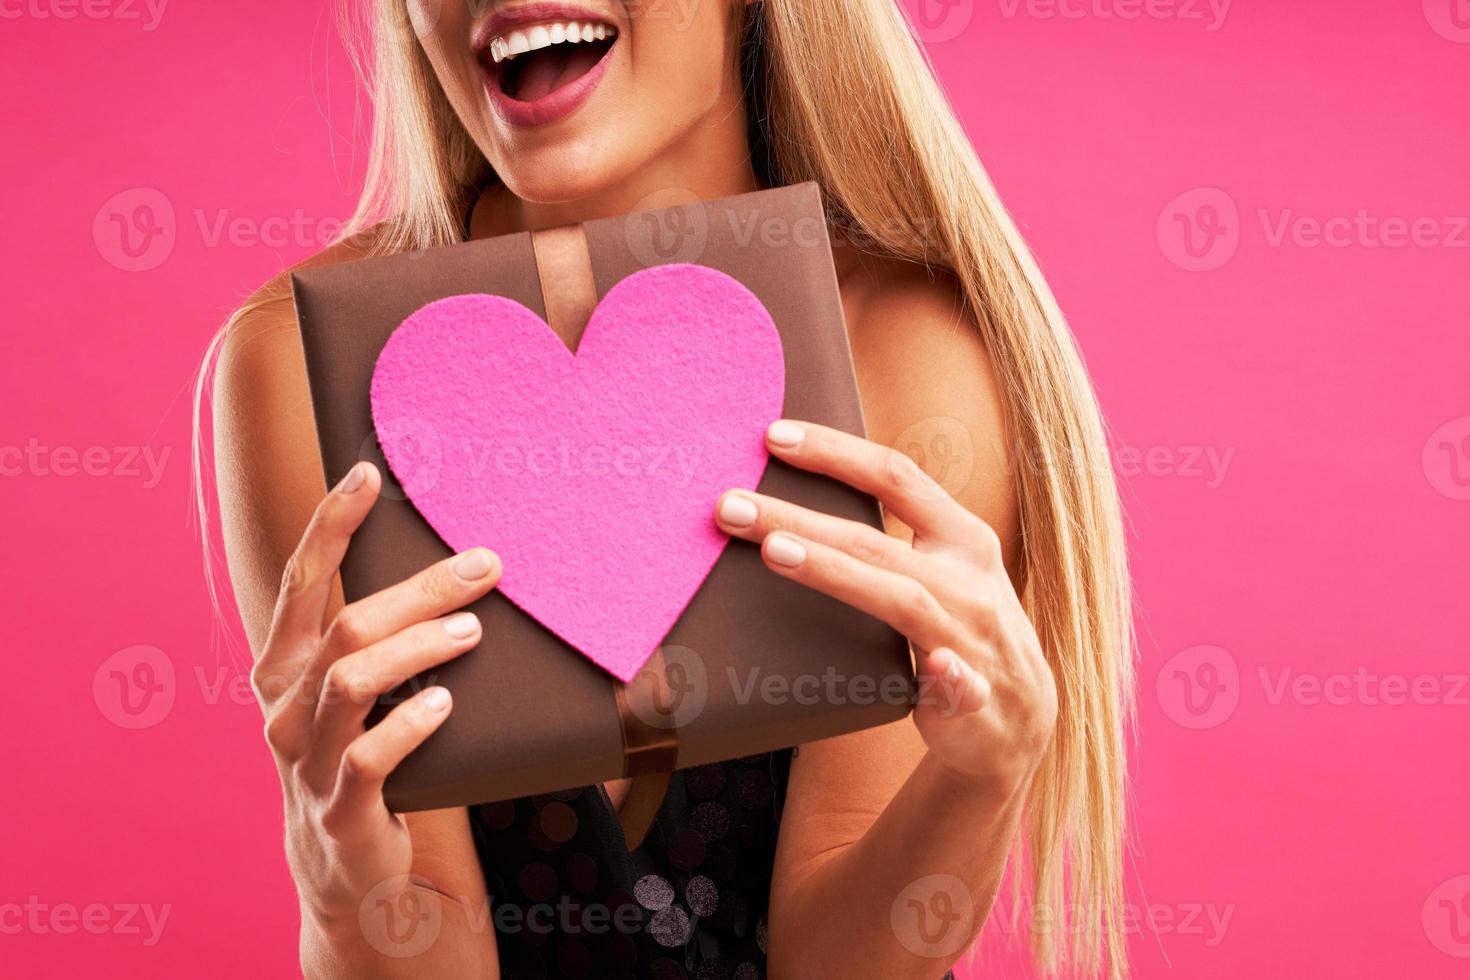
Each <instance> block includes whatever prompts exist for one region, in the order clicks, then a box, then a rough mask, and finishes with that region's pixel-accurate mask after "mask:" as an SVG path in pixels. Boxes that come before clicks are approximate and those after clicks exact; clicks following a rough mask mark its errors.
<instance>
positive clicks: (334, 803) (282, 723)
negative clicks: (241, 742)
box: [251, 463, 500, 932]
mask: <svg viewBox="0 0 1470 980" xmlns="http://www.w3.org/2000/svg"><path fill="white" fill-rule="evenodd" d="M381 487H382V476H381V474H379V472H378V470H377V469H376V468H375V467H374V466H372V465H371V464H369V463H358V464H357V465H356V466H354V467H353V468H352V469H351V470H350V471H349V472H348V474H347V475H346V476H345V477H344V478H343V479H342V482H341V483H340V484H338V485H337V487H336V488H335V489H334V490H332V491H331V492H330V493H328V494H327V496H326V498H325V499H323V500H322V502H321V504H320V505H318V507H317V509H316V513H315V514H314V515H313V516H312V519H311V523H310V524H309V525H308V527H307V529H306V532H305V533H304V534H303V535H302V537H301V542H300V544H299V545H298V546H297V548H296V552H295V553H294V554H293V555H292V556H291V559H290V561H289V562H288V563H287V566H286V572H285V575H284V576H283V579H282V582H281V589H280V595H279V598H278V599H277V602H276V608H275V614H274V617H273V619H272V621H271V627H270V633H269V636H268V638H267V640H266V643H265V645H264V647H263V649H262V650H261V652H260V656H259V658H258V659H257V661H256V664H255V669H254V670H253V671H252V673H251V682H252V684H253V686H254V688H255V692H256V696H257V697H258V698H259V700H260V703H261V707H262V709H263V710H264V712H265V719H266V720H265V737H266V741H267V742H268V743H269V744H270V747H271V750H272V752H274V753H275V758H276V766H277V768H278V770H279V771H280V776H281V786H282V790H283V795H284V797H285V804H286V852H287V858H288V860H289V861H290V864H291V870H292V875H293V877H294V878H295V881H296V885H297V890H298V892H299V893H300V896H301V901H302V913H303V917H304V918H305V917H306V916H308V915H311V916H313V917H314V918H315V925H317V926H318V927H319V928H322V929H324V930H326V931H328V932H337V931H339V930H340V929H343V928H345V929H348V930H355V929H357V928H358V925H357V924H358V915H359V910H360V907H361V905H362V902H363V901H364V899H365V898H366V897H367V896H368V894H369V893H370V892H372V893H373V895H374V899H375V900H388V901H394V900H396V899H397V897H398V896H396V895H393V894H384V893H383V891H382V889H383V888H384V886H385V885H386V886H387V887H388V888H389V889H390V890H391V889H392V888H393V887H395V885H389V884H388V883H390V882H393V883H401V887H402V888H404V889H407V888H409V887H410V886H409V879H408V874H409V869H410V866H411V863H412V857H413V851H412V845H411V843H410V840H409V833H408V828H407V827H406V826H405V824H404V821H403V819H402V818H401V817H399V816H398V815H396V814H394V813H391V812H389V810H388V808H387V806H386V805H385V804H384V802H383V782H384V780H385V779H386V778H387V776H388V774H389V773H390V772H391V771H392V770H393V768H394V767H395V766H397V765H398V763H399V762H401V761H402V760H403V758H404V757H405V756H407V755H408V754H409V753H410V752H412V751H413V750H414V749H415V748H416V747H417V746H418V745H419V744H420V743H422V742H423V741H424V740H425V739H426V738H428V737H429V735H430V734H432V733H433V732H434V731H435V730H436V729H437V728H438V727H439V726H440V725H441V724H443V722H444V719H446V718H447V717H449V711H450V696H449V692H448V691H447V690H446V689H444V688H443V687H437V686H432V687H427V688H425V689H423V690H420V691H418V692H417V693H415V694H414V695H413V696H411V697H409V698H407V699H406V700H404V701H403V702H402V703H400V704H398V705H396V706H395V707H394V708H393V709H392V710H391V711H390V712H389V713H388V714H387V715H386V716H385V717H384V718H383V719H382V720H381V721H380V722H378V723H377V724H376V725H374V726H372V727H371V728H366V727H365V725H364V721H365V719H366V717H367V714H368V711H369V709H370V708H371V707H372V706H373V703H374V702H375V700H376V699H377V698H378V697H379V696H380V695H383V694H386V693H388V692H389V691H392V690H393V689H394V688H396V687H398V686H399V685H400V684H402V683H403V682H404V681H406V680H408V679H409V678H411V677H414V676H416V675H418V674H420V673H422V672H423V671H426V670H430V669H432V668H433V667H435V666H436V665H438V664H442V663H444V662H445V661H448V660H450V659H452V658H454V657H457V656H459V655H460V654H462V653H464V652H465V651H467V650H469V649H471V648H472V647H474V646H475V644H476V643H478V642H479V640H480V632H481V626H480V623H479V620H478V619H477V617H475V616H474V614H472V613H469V612H459V613H456V612H454V610H456V609H461V608H463V607H464V606H466V605H468V604H469V603H470V602H472V601H474V600H475V599H478V598H479V597H480V596H482V595H484V594H485V593H487V592H489V591H490V590H491V589H492V588H494V587H495V583H496V582H497V581H499V579H500V561H499V559H498V558H497V557H496V556H495V555H494V554H493V553H492V552H490V551H489V550H487V549H485V548H474V549H471V550H469V551H466V552H464V553H462V554H459V555H456V556H454V557H453V558H449V559H446V560H445V561H442V562H439V563H438V564H435V565H432V566H430V567H429V568H427V569H425V570H424V571H422V572H420V573H418V574H417V575H415V576H413V577H412V578H409V579H407V580H405V581H403V582H400V583H399V584H397V585H394V586H391V587H390V588H387V589H384V590H383V591H381V592H378V593H376V594H374V595H371V596H368V597H367V598H365V599H361V600H358V601H357V602H353V603H350V604H348V605H345V606H343V607H342V608H341V609H339V610H338V611H337V612H336V614H335V615H329V613H330V612H331V609H332V606H333V603H334V584H335V582H336V576H337V569H338V566H339V565H340V564H341V562H342V557H343V555H344V554H345V553H346V551H347V544H348V541H349V540H350V539H351V537H352V535H353V533H354V532H355V531H356V530H357V528H358V527H359V526H360V525H361V524H362V522H363V519H364V518H366V517H367V514H368V511H370V510H371V509H372V507H373V504H374V503H375V502H376V500H377V498H378V493H379V491H380V489H381ZM303 924H305V923H303Z"/></svg>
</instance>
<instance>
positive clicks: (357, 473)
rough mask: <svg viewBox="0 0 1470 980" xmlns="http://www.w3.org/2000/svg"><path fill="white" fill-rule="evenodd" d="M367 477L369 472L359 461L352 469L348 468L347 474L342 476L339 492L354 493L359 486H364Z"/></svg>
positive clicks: (338, 487) (338, 486)
mask: <svg viewBox="0 0 1470 980" xmlns="http://www.w3.org/2000/svg"><path fill="white" fill-rule="evenodd" d="M366 479H367V472H366V471H365V470H364V469H363V465H362V464H361V463H358V464H357V465H356V466H354V467H352V469H350V470H348V471H347V475H346V476H344V477H343V478H342V482H341V483H339V484H337V491H338V492H339V493H352V492H353V491H354V490H356V489H357V488H358V487H360V486H362V483H363V481H364V480H366Z"/></svg>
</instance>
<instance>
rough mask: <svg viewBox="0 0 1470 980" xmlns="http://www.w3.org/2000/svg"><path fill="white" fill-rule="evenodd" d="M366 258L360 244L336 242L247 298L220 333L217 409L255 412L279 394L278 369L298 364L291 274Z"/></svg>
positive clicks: (273, 279) (367, 251) (366, 254)
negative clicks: (240, 409) (220, 405)
mask: <svg viewBox="0 0 1470 980" xmlns="http://www.w3.org/2000/svg"><path fill="white" fill-rule="evenodd" d="M369 252H370V249H369V246H368V244H367V243H366V242H365V241H360V240H355V241H344V242H339V243H337V244H336V245H332V246H331V247H329V248H327V249H324V250H323V251H321V252H318V253H317V254H316V255H313V256H312V257H311V258H309V259H306V260H305V261H303V262H300V263H298V264H297V265H295V266H292V267H291V268H290V269H287V270H286V271H284V272H282V273H280V274H278V275H276V276H275V277H274V278H272V279H271V280H270V281H269V282H267V283H265V284H264V285H263V286H261V287H260V288H259V289H257V290H256V291H255V292H254V293H252V294H251V295H250V297H249V298H248V299H246V300H245V302H244V303H242V304H241V306H240V308H239V310H238V311H236V313H235V314H234V315H233V316H232V317H231V318H230V321H229V323H228V324H227V325H226V328H225V332H224V337H223V339H222V341H221V345H220V355H219V361H218V364H217V366H216V375H215V376H216V382H217V384H218V385H219V388H218V389H217V397H216V404H217V405H218V404H220V403H221V402H224V403H225V404H226V405H227V406H233V407H237V408H242V409H243V408H251V407H260V405H259V403H260V402H262V401H268V400H269V399H271V398H272V397H273V396H275V395H278V394H279V393H280V391H279V388H280V386H279V384H277V383H276V382H279V381H280V380H282V379H281V377H280V375H281V369H282V368H286V369H289V368H291V367H293V366H295V364H296V362H298V361H299V360H300V353H301V343H300V338H299V336H298V334H297V332H296V307H295V303H294V301H293V300H292V296H291V275H292V273H295V272H299V271H301V270H304V269H313V268H318V267H321V266H328V265H336V264H339V263H342V262H351V261H354V260H356V259H360V258H366V257H367V256H368V254H369ZM303 378H304V376H303ZM231 382H245V383H231Z"/></svg>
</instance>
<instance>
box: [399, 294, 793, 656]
mask: <svg viewBox="0 0 1470 980" xmlns="http://www.w3.org/2000/svg"><path fill="white" fill-rule="evenodd" d="M785 387H786V371H785V361H784V358H783V356H782V351H781V338H780V335H779V334H778V333H777V331H776V326H775V324H774V323H772V322H771V315H770V314H769V313H768V312H767V311H766V308H765V307H764V306H762V305H761V302H760V300H758V299H757V298H756V297H755V296H754V295H753V294H752V293H751V292H750V291H749V290H748V289H746V288H745V287H744V286H742V285H741V284H740V283H738V282H736V281H735V280H734V279H732V278H730V277H729V276H727V275H725V274H724V273H722V272H717V271H715V270H714V269H709V268H706V267H704V266H698V265H665V266H658V267H655V268H652V269H645V270H643V271H641V272H637V273H634V274H633V275H631V276H629V277H628V278H626V279H624V280H623V281H622V282H620V283H618V284H617V285H616V286H614V287H613V288H612V289H610V290H609V291H608V293H607V295H606V296H605V297H603V300H602V302H601V303H600V304H599V305H598V306H597V309H596V310H594V311H593V313H592V317H591V319H590V320H589V321H588V323H587V329H586V331H585V332H584V333H583V335H582V340H581V343H580V344H579V345H578V348H577V352H576V354H575V355H574V354H572V352H571V351H569V350H568V349H567V347H566V346H565V345H564V344H563V343H562V341H561V340H560V339H559V338H558V337H557V336H556V335H555V334H554V333H552V331H551V329H550V328H549V327H548V326H547V325H546V323H545V322H544V321H543V320H542V319H541V318H540V317H538V316H537V315H536V314H534V313H532V312H531V311H530V310H528V309H526V307H524V306H522V305H521V304H519V303H516V302H514V301H513V300H509V299H505V298H503V297H500V296H482V295H465V296H451V297H448V298H447V299H441V300H438V301H436V302H433V303H430V304H428V305H427V306H425V307H423V308H421V309H419V310H418V311H416V312H415V313H413V314H412V315H411V316H409V317H408V319H406V320H404V321H403V323H402V324H401V325H400V326H399V327H398V328H397V329H396V330H395V331H394V332H393V335H392V336H391V337H390V338H389V339H388V343H387V344H386V345H385V346H384V347H383V351H382V353H381V354H379V356H378V362H377V366H376V368H375V369H374V371H373V381H372V411H373V422H374V424H375V426H376V428H377V435H378V440H379V442H380V443H381V445H382V448H383V455H384V457H385V458H386V459H387V461H388V465H389V466H390V467H391V468H392V470H393V473H394V475H395V476H396V477H397V478H398V481H399V483H400V484H401V485H402V486H403V489H404V492H405V493H406V494H407V495H408V498H409V500H411V501H412V502H413V505H414V506H415V507H416V508H418V510H419V512H420V513H421V514H423V516H424V518H425V519H426V520H427V521H428V522H429V524H430V525H431V526H432V527H433V528H434V530H435V531H437V532H438V534H439V536H440V537H441V538H443V539H444V541H445V542H446V543H448V545H449V546H450V547H451V548H454V549H455V550H456V551H462V550H464V549H466V548H470V547H474V546H477V545H484V546H487V547H489V548H492V549H494V550H495V551H496V552H497V553H499V554H500V555H501V557H502V558H503V560H504V574H503V576H502V578H501V581H500V591H501V592H503V593H504V594H505V595H506V596H507V597H508V598H509V599H510V600H511V601H512V602H514V603H515V604H516V605H518V606H520V607H521V608H522V609H524V610H525V611H526V612H527V613H529V614H530V615H532V616H534V617H535V618H536V619H537V620H539V621H540V622H541V623H542V624H543V625H545V626H546V627H547V628H549V629H550V630H552V631H553V632H554V633H556V634H557V635H558V636H560V637H561V638H562V639H564V640H566V641H567V642H568V643H569V644H571V645H572V646H573V647H576V648H577V649H578V650H580V651H582V653H584V654H585V655H586V656H587V657H588V658H590V659H591V660H592V661H594V662H595V663H597V664H599V665H601V666H602V667H604V668H605V669H606V670H607V671H608V672H609V673H611V674H612V675H613V676H615V677H617V678H619V679H621V680H624V681H627V680H631V679H632V678H633V676H634V675H636V673H637V672H638V669H639V668H640V667H641V666H642V665H643V663H644V661H645V660H647V658H648V657H649V655H650V654H651V653H652V652H653V651H654V649H655V648H656V647H657V646H658V645H659V643H661V642H662V641H663V638H664V636H665V635H666V634H667V633H668V631H669V629H670V628H671V627H672V626H673V625H674V622H675V621H676V620H677V619H678V618H679V615H680V613H682V612H683V611H684V607H685V606H686V605H688V603H689V600H690V599H691V598H693V596H694V593H695V592H696V591H698V589H699V587H700V585H701V584H702V583H703V582H704V579H705V577H706V576H707V575H708V574H709V572H710V569H711V568H713V567H714V564H715V561H716V560H717V559H718V558H719V557H720V553H721V551H723V550H724V547H725V545H726V543H727V541H728V539H727V537H726V536H725V535H724V534H723V533H721V532H720V531H719V529H718V528H717V527H716V526H715V524H714V520H713V516H712V515H713V511H714V505H715V502H716V500H717V499H718V497H719V494H720V493H721V492H722V491H724V490H726V489H728V488H730V487H747V488H754V487H755V486H756V484H757V483H759V482H760V478H761V474H762V473H763V472H764V471H765V467H766V460H767V458H768V457H767V453H766V448H765V439H764V432H765V428H766V426H767V425H769V424H770V423H771V422H772V421H773V420H775V419H776V418H778V417H780V414H781V407H782V404H783V401H784V397H785Z"/></svg>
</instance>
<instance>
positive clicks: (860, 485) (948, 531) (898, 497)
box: [766, 419, 983, 539]
mask: <svg viewBox="0 0 1470 980" xmlns="http://www.w3.org/2000/svg"><path fill="white" fill-rule="evenodd" d="M766 445H767V446H768V447H769V448H770V450H771V452H772V454H773V455H775V456H776V457H777V458H778V459H780V460H782V461H783V462H787V463H790V464H791V465H792V466H797V467H800V468H801V469H804V470H810V471H812V472H813V473H822V474H824V475H826V476H830V477H833V478H834V479H837V480H841V481H842V482H843V483H846V484H849V485H850V486H853V487H856V488H857V489H859V490H861V491H863V492H864V493H869V494H872V495H873V496H874V497H877V498H878V500H879V501H881V502H882V504H883V506H884V507H886V508H888V510H890V511H892V512H893V514H894V516H896V517H897V518H898V519H899V520H901V521H903V522H904V523H905V524H907V525H908V526H909V527H911V528H913V529H914V533H915V534H917V535H919V536H921V537H926V538H931V539H946V538H952V537H954V535H955V530H956V529H961V530H963V531H964V532H965V533H969V532H970V531H972V530H973V529H974V526H975V525H976V524H981V523H983V522H981V521H980V519H979V518H978V517H976V516H975V515H974V514H971V513H970V512H969V511H968V510H966V509H965V508H964V507H963V506H961V505H960V504H959V502H957V501H956V500H955V499H954V498H953V497H951V496H950V495H949V494H948V493H947V492H946V491H945V490H944V488H943V487H941V486H940V485H939V484H938V483H935V482H934V480H932V479H931V478H930V477H929V474H927V473H925V472H924V471H923V470H922V469H921V468H920V467H919V464H918V463H915V462H914V461H913V460H912V459H910V458H909V457H908V456H907V455H905V454H904V453H901V452H899V451H898V450H897V449H890V448H888V447H887V446H880V445H878V444H877V443H876V442H870V441H869V440H867V439H862V438H859V437H858V436H855V435H851V434H849V433H846V432H842V431H840V430H838V429H829V428H828V427H827V426H825V425H816V424H815V423H812V422H793V421H790V420H788V419H782V420H780V421H778V422H773V423H771V427H770V428H769V429H767V430H766Z"/></svg>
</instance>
